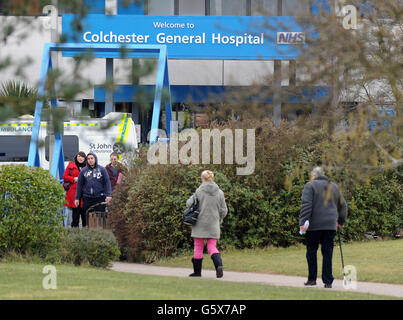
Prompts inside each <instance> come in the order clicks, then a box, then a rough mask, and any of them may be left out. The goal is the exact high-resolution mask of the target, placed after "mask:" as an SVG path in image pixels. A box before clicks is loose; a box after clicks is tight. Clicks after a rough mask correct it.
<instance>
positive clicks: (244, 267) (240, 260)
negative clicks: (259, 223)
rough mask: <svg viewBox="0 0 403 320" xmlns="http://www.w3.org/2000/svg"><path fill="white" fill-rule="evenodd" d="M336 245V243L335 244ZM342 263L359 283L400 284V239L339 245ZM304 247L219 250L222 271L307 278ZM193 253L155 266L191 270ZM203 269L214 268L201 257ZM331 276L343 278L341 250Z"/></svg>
mask: <svg viewBox="0 0 403 320" xmlns="http://www.w3.org/2000/svg"><path fill="white" fill-rule="evenodd" d="M335 243H336V242H335ZM342 249H343V256H344V264H345V265H353V266H355V267H356V269H357V280H358V281H371V282H385V283H394V284H403V239H398V240H385V241H383V240H372V241H366V242H352V243H346V244H342ZM305 253H306V249H305V246H303V245H300V246H296V247H290V248H275V247H268V248H264V249H254V250H227V251H222V252H221V254H222V259H223V264H224V269H225V270H233V271H244V272H263V273H274V274H285V275H295V276H304V277H305V276H307V275H308V266H307V263H306V258H305ZM191 257H192V253H191V252H189V253H187V254H186V255H184V256H181V257H176V258H170V259H164V260H160V261H158V262H156V263H155V265H161V266H175V267H190V266H191V265H192V264H191V261H190V260H191ZM203 268H207V269H213V268H214V265H213V262H212V261H211V259H210V258H209V256H208V255H207V254H204V262H203ZM321 268H322V254H321V252H320V249H319V250H318V272H319V274H318V276H319V277H320V275H321ZM333 275H334V277H335V278H337V279H343V273H342V265H341V258H340V249H339V246H338V242H337V245H335V247H334V250H333Z"/></svg>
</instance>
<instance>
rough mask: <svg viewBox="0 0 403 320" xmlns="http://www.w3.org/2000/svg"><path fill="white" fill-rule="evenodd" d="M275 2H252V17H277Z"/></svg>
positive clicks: (268, 0) (272, 0) (273, 0)
mask: <svg viewBox="0 0 403 320" xmlns="http://www.w3.org/2000/svg"><path fill="white" fill-rule="evenodd" d="M277 3H278V1H277V0H252V1H251V15H252V16H277Z"/></svg>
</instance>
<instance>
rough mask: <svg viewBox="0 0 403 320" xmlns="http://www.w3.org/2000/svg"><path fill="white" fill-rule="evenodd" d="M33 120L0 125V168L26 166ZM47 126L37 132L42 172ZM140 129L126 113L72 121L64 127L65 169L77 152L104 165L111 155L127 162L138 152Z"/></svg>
mask: <svg viewBox="0 0 403 320" xmlns="http://www.w3.org/2000/svg"><path fill="white" fill-rule="evenodd" d="M32 129H33V120H21V119H19V120H15V121H7V122H4V123H0V165H4V164H10V163H15V164H27V163H28V153H29V144H30V141H31V135H32ZM48 131H49V130H48V127H47V122H41V127H40V130H39V143H38V150H39V158H40V164H41V168H43V169H49V135H48ZM139 137H140V126H139V125H135V124H134V122H133V120H132V118H131V114H129V113H117V112H112V113H109V114H108V115H107V116H106V117H104V118H101V119H94V118H88V119H85V120H71V121H67V122H64V126H63V152H64V161H65V167H66V166H67V164H68V162H69V161H73V158H74V156H75V155H76V154H77V153H78V152H79V151H84V152H85V153H86V154H87V153H89V152H93V153H95V154H96V155H97V157H98V163H99V164H100V165H102V166H105V165H107V164H108V163H109V162H110V160H109V156H110V154H111V153H112V152H116V153H118V154H119V158H120V160H121V161H122V160H123V162H129V161H130V159H131V158H133V157H135V154H136V151H137V150H138V144H139V142H140V141H139Z"/></svg>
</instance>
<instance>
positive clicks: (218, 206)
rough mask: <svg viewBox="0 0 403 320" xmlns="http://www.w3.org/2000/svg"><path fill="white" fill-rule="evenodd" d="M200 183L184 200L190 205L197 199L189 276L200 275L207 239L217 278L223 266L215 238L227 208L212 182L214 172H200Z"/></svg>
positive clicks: (217, 237) (217, 236) (218, 234)
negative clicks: (186, 199) (191, 271)
mask: <svg viewBox="0 0 403 320" xmlns="http://www.w3.org/2000/svg"><path fill="white" fill-rule="evenodd" d="M201 180H202V184H201V185H200V187H199V188H197V190H196V192H195V194H194V195H192V196H191V197H190V198H189V200H188V201H187V202H186V206H187V207H190V206H191V205H192V204H193V202H194V201H195V199H194V197H195V196H196V197H197V199H198V200H199V210H200V213H199V217H198V219H197V222H196V224H195V225H194V226H192V235H191V236H192V238H193V239H194V255H193V259H192V263H193V270H194V272H193V273H192V274H190V275H189V276H190V277H201V269H202V261H203V249H204V240H206V239H207V250H208V253H209V254H210V256H211V259H212V260H213V263H214V266H215V268H216V275H217V278H221V277H222V276H223V266H222V260H221V256H220V253H219V251H218V250H217V240H218V239H220V224H221V223H222V222H223V220H224V217H225V216H226V215H227V212H228V209H227V204H226V203H225V198H224V192H222V190H221V189H220V188H219V187H218V185H217V184H216V183H215V182H214V173H213V172H212V171H209V170H206V171H203V172H202V174H201Z"/></svg>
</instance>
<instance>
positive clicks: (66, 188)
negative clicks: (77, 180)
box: [63, 169, 72, 191]
mask: <svg viewBox="0 0 403 320" xmlns="http://www.w3.org/2000/svg"><path fill="white" fill-rule="evenodd" d="M71 171H72V169H70V173H69V176H71ZM70 187H71V182H68V181H64V182H63V188H64V190H66V191H69V189H70Z"/></svg>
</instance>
